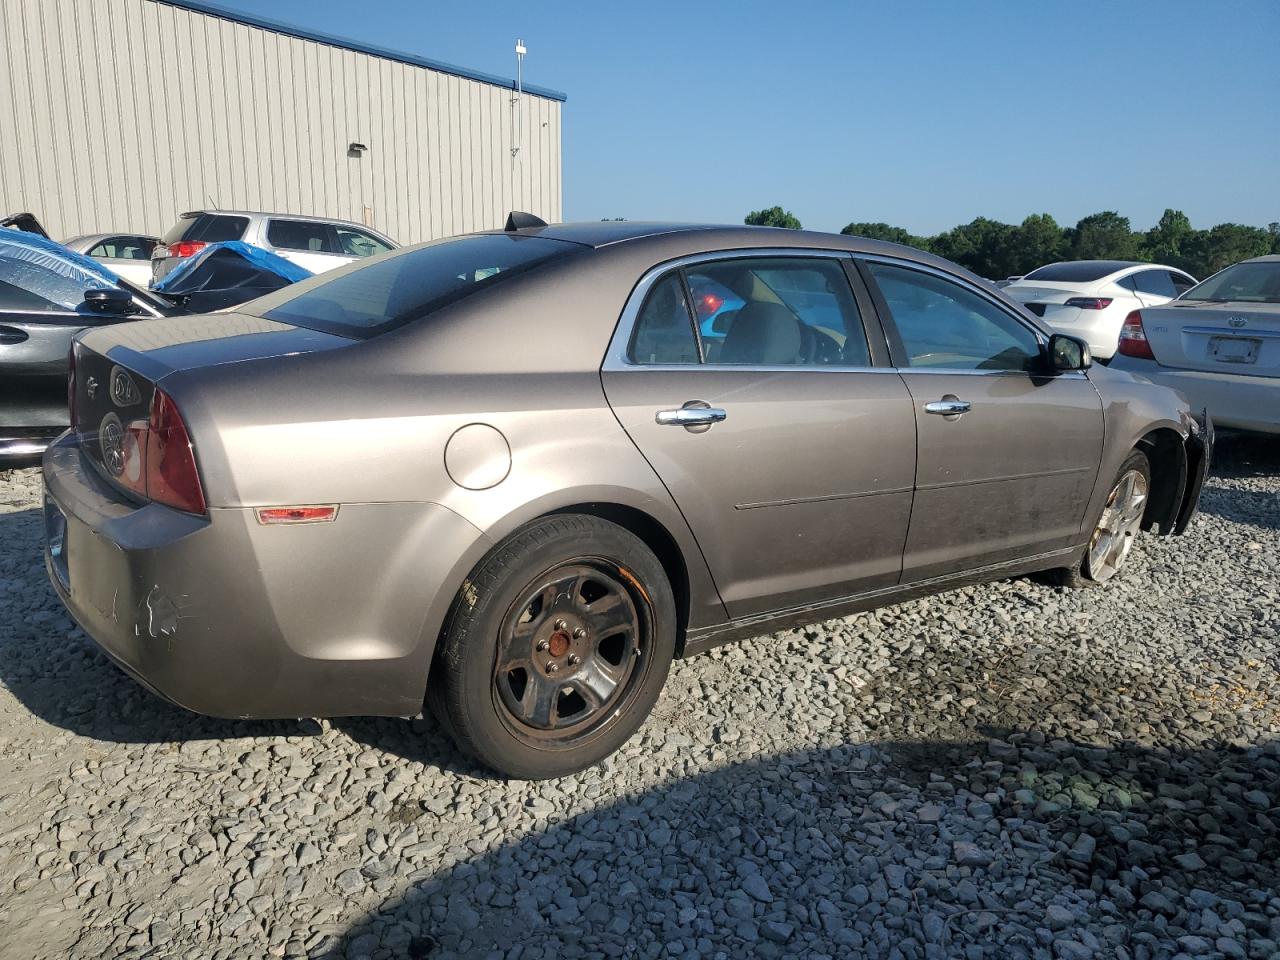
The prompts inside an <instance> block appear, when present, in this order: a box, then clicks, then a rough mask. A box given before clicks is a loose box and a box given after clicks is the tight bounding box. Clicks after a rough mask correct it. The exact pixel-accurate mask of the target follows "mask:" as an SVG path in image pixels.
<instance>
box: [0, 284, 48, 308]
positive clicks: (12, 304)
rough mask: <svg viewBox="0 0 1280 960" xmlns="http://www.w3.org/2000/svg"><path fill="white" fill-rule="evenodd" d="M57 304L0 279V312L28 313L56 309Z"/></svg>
mask: <svg viewBox="0 0 1280 960" xmlns="http://www.w3.org/2000/svg"><path fill="white" fill-rule="evenodd" d="M58 309H59V306H58V304H56V303H54V302H53V301H51V300H48V299H46V298H45V297H42V296H40V295H39V294H36V293H32V292H31V291H30V290H27V289H24V288H23V287H19V286H16V285H15V284H12V283H6V282H5V281H3V280H0V313H28V312H40V313H43V312H45V311H48V310H58Z"/></svg>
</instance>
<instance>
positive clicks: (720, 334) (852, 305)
mask: <svg viewBox="0 0 1280 960" xmlns="http://www.w3.org/2000/svg"><path fill="white" fill-rule="evenodd" d="M687 276H688V280H689V289H690V291H692V293H693V303H694V311H695V313H696V314H697V318H698V332H699V334H700V335H701V337H702V344H703V351H704V353H705V354H706V362H707V363H719V364H750V365H753V366H790V365H822V366H844V367H849V366H853V367H865V366H870V365H871V358H870V354H869V352H868V350H867V338H866V334H865V333H864V332H863V329H862V318H861V316H860V315H859V313H858V304H857V301H855V300H854V297H853V290H852V289H851V288H850V286H849V279H848V277H847V276H845V272H844V268H843V267H842V266H841V264H840V262H839V261H837V260H829V259H825V258H818V257H758V258H757V257H752V258H743V259H741V260H714V261H710V262H707V263H700V264H697V265H695V266H691V267H689V268H688V270H687Z"/></svg>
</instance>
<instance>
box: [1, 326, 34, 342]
mask: <svg viewBox="0 0 1280 960" xmlns="http://www.w3.org/2000/svg"><path fill="white" fill-rule="evenodd" d="M26 339H27V332H26V331H25V330H20V329H19V328H17V327H0V343H6V344H8V343H22V342H23V341H24V340H26Z"/></svg>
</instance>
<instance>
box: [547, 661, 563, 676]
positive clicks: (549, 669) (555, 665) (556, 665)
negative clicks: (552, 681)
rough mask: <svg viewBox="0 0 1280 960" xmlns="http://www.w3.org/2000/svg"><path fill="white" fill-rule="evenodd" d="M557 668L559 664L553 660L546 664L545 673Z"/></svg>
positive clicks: (553, 671)
mask: <svg viewBox="0 0 1280 960" xmlns="http://www.w3.org/2000/svg"><path fill="white" fill-rule="evenodd" d="M559 669H560V664H558V663H554V662H553V663H548V664H547V673H555V672H556V671H557V670H559Z"/></svg>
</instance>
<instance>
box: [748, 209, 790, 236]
mask: <svg viewBox="0 0 1280 960" xmlns="http://www.w3.org/2000/svg"><path fill="white" fill-rule="evenodd" d="M742 222H743V223H745V224H747V225H748V226H752V227H786V228H787V229H788V230H800V229H803V228H802V227H801V226H800V221H799V220H798V219H797V218H796V215H795V214H794V213H792V212H791V211H790V210H783V209H782V208H781V207H770V208H769V209H768V210H752V211H751V212H750V213H748V214H747V215H746V217H745V218H743V221H742Z"/></svg>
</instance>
